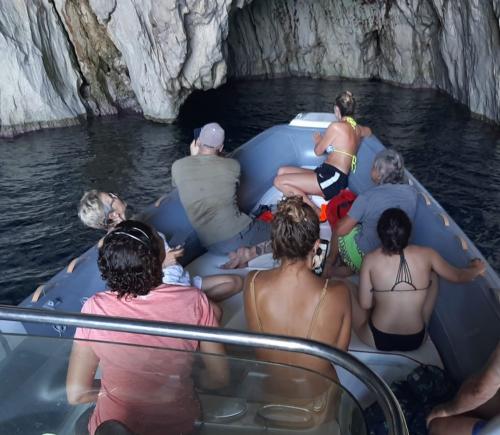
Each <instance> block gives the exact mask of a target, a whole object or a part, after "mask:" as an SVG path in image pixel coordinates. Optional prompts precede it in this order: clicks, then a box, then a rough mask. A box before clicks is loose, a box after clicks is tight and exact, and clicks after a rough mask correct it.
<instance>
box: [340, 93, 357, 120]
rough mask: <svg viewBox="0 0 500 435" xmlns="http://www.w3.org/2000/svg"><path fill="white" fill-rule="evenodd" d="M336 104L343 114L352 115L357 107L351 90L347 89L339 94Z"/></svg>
mask: <svg viewBox="0 0 500 435" xmlns="http://www.w3.org/2000/svg"><path fill="white" fill-rule="evenodd" d="M335 105H336V106H337V107H338V108H339V110H340V114H341V115H342V116H352V115H354V109H355V108H356V100H355V99H354V97H353V95H352V93H351V92H349V91H345V92H342V93H341V94H340V95H338V96H337V98H336V99H335Z"/></svg>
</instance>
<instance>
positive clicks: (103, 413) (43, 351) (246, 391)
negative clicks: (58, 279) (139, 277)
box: [0, 334, 367, 435]
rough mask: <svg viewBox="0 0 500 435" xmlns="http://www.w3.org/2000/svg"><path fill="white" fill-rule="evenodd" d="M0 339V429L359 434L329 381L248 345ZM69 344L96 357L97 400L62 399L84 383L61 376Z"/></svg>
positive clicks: (351, 404) (343, 396)
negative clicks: (268, 358) (204, 347)
mask: <svg viewBox="0 0 500 435" xmlns="http://www.w3.org/2000/svg"><path fill="white" fill-rule="evenodd" d="M174 341H177V342H178V343H180V342H181V341H182V339H174ZM191 343H192V342H191ZM0 344H1V345H0V349H1V350H0V355H1V358H0V367H1V372H0V373H1V378H2V382H1V383H0V396H1V397H2V411H1V412H0V433H5V434H7V433H9V434H15V433H22V434H37V435H41V434H58V435H62V434H74V433H85V430H86V429H87V427H88V425H89V421H90V427H91V429H92V430H95V428H96V427H97V426H98V425H99V424H100V423H102V422H104V421H106V420H108V419H110V418H113V419H116V420H119V421H121V422H122V423H125V425H126V426H127V427H129V429H131V432H130V433H148V434H150V433H151V434H155V433H168V434H170V433H177V432H176V430H178V428H180V427H182V426H184V427H189V426H192V427H195V428H196V429H197V431H198V432H196V433H200V434H221V433H227V434H238V433H245V434H253V433H255V434H257V433H264V432H265V433H276V434H285V433H293V434H300V433H308V434H359V435H362V434H365V433H367V432H366V427H365V422H364V418H363V412H362V410H361V409H360V407H359V405H358V403H357V402H356V400H355V399H354V398H353V397H352V396H351V395H350V394H349V393H348V392H347V391H346V390H345V389H344V388H342V387H341V386H340V385H338V383H336V382H335V381H334V380H332V379H329V378H326V377H324V376H322V375H320V374H318V373H314V372H311V371H308V370H305V369H300V368H297V367H291V366H286V365H281V364H272V363H265V362H260V361H257V360H255V359H254V357H253V350H252V349H244V348H239V347H234V348H233V347H231V348H230V349H229V351H230V353H231V354H232V355H233V356H221V355H216V354H211V355H208V354H202V353H200V352H199V351H189V352H188V351H180V350H174V349H165V348H153V347H144V346H137V345H128V344H127V345H126V344H116V343H106V342H90V341H77V340H72V339H61V338H47V337H33V336H21V335H10V334H2V335H1V336H0ZM184 344H186V343H184ZM73 346H75V347H78V349H79V350H80V352H79V353H78V357H79V358H80V361H79V362H80V363H81V362H82V361H81V358H85V355H87V352H88V351H89V350H91V354H92V353H94V354H96V355H97V356H98V358H99V363H98V365H99V369H98V371H97V373H96V376H95V378H96V379H97V381H96V382H95V383H94V388H95V391H94V393H95V397H94V398H95V399H97V407H95V406H96V404H95V403H94V400H89V401H88V403H79V404H74V405H71V404H69V403H68V399H67V397H68V396H67V393H69V395H70V396H71V392H70V391H69V388H71V389H74V388H76V389H78V388H80V387H81V385H80V384H81V383H85V379H83V380H82V379H78V376H79V375H78V373H76V374H75V373H72V375H71V376H70V377H69V378H68V383H67V381H66V378H67V373H68V364H69V360H70V354H71V350H72V348H73ZM73 363H74V362H72V364H73ZM91 363H92V362H91ZM82 366H85V364H79V365H78V367H79V369H78V370H84V369H82ZM78 370H77V371H76V372H78ZM83 377H84V376H83ZM67 386H68V388H67ZM94 393H92V391H91V392H89V393H88V395H87V396H88V398H92V394H94ZM73 401H74V400H73ZM109 424H113V423H109ZM114 424H116V423H114ZM173 428H175V429H173ZM179 430H180V429H179ZM106 433H107V432H106ZM109 433H114V432H109ZM119 433H121V432H119ZM184 433H185V432H184Z"/></svg>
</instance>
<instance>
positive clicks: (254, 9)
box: [228, 0, 500, 122]
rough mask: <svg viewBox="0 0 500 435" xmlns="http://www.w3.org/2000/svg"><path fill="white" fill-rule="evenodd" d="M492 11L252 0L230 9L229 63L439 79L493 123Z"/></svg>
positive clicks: (390, 2)
mask: <svg viewBox="0 0 500 435" xmlns="http://www.w3.org/2000/svg"><path fill="white" fill-rule="evenodd" d="M499 16H500V0H364V1H363V0H358V1H356V0H336V1H331V0H315V1H308V0H274V1H267V0H254V1H253V2H252V3H251V4H249V5H247V6H246V7H244V8H242V9H240V10H237V11H235V12H234V14H233V16H232V17H231V20H230V31H229V39H228V43H229V52H230V57H229V59H230V62H229V72H230V74H231V75H233V76H236V77H248V76H265V77H272V76H280V75H307V76H312V77H329V76H343V77H350V78H372V77H373V78H379V79H382V80H386V81H389V82H393V83H397V84H401V85H407V86H411V87H432V88H438V89H442V90H444V91H446V92H448V93H449V94H450V95H452V96H453V97H454V98H456V99H457V100H458V101H460V102H462V103H464V104H466V105H467V106H469V107H470V109H471V110H472V111H473V112H475V113H477V114H480V115H483V116H485V117H487V118H490V119H492V120H494V121H496V122H499V121H500V80H499V78H500V41H499V35H500V31H499Z"/></svg>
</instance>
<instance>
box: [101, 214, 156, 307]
mask: <svg viewBox="0 0 500 435" xmlns="http://www.w3.org/2000/svg"><path fill="white" fill-rule="evenodd" d="M164 257H165V248H164V243H163V240H162V239H161V238H160V236H158V234H157V232H156V231H155V230H153V229H152V228H151V227H150V226H149V225H146V224H144V223H142V222H138V221H133V220H128V221H123V222H121V223H120V224H118V225H117V226H116V227H115V229H114V230H113V231H112V232H110V233H109V234H108V235H107V236H106V237H105V238H104V242H103V244H102V247H101V248H100V249H99V258H98V265H99V270H100V272H101V276H102V278H103V279H104V280H105V281H106V283H107V284H108V286H109V288H110V290H111V291H113V292H116V293H118V299H120V298H122V297H123V296H130V297H136V296H144V295H147V294H148V293H149V292H150V291H151V290H152V289H153V288H155V287H157V286H159V285H160V284H161V282H162V278H163V271H162V262H163V259H164Z"/></svg>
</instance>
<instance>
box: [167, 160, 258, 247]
mask: <svg viewBox="0 0 500 435" xmlns="http://www.w3.org/2000/svg"><path fill="white" fill-rule="evenodd" d="M239 179H240V164H239V162H238V161H237V160H234V159H231V158H228V157H220V156H217V155H196V156H188V157H184V158H183V159H180V160H177V161H175V162H174V164H173V165H172V184H173V185H174V186H175V187H177V189H178V190H179V196H180V199H181V202H182V205H183V206H184V209H185V210H186V213H187V215H188V218H189V221H190V222H191V225H192V226H193V227H194V229H195V230H196V232H197V233H198V237H199V238H200V241H201V243H202V244H203V245H204V246H206V247H207V246H210V245H211V244H213V243H217V242H220V241H223V240H226V239H229V238H231V237H233V236H235V235H236V234H238V233H239V232H240V231H243V230H244V229H246V228H247V227H248V226H249V225H250V223H251V221H252V220H251V218H250V217H249V216H248V215H246V214H245V213H242V212H241V211H240V209H239V208H238V204H237V197H236V190H237V187H238V183H239Z"/></svg>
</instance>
